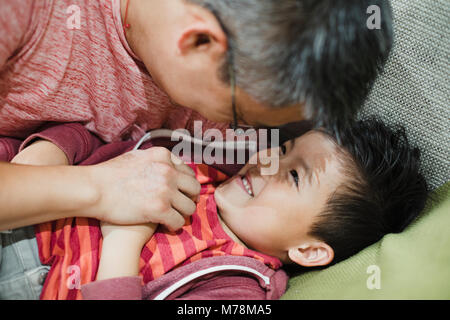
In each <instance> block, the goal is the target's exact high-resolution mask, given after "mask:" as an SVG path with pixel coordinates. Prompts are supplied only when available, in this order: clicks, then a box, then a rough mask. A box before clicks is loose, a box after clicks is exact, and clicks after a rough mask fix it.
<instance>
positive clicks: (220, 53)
mask: <svg viewBox="0 0 450 320" xmlns="http://www.w3.org/2000/svg"><path fill="white" fill-rule="evenodd" d="M122 3H124V0H122ZM122 10H123V8H122ZM128 18H129V21H130V23H131V28H130V30H129V31H128V32H127V40H128V41H129V43H130V46H131V47H132V49H133V51H134V52H135V53H136V54H137V55H138V56H139V58H140V59H141V60H142V61H143V63H144V64H145V66H146V68H147V70H148V71H149V72H150V74H151V76H152V78H153V80H154V81H155V83H156V84H157V85H158V86H159V87H160V88H161V89H162V90H163V91H164V92H166V93H167V95H168V96H169V98H170V99H171V101H172V102H173V103H174V104H176V105H180V106H184V107H188V108H190V109H193V110H195V111H197V112H199V113H200V114H201V115H202V116H204V117H205V118H207V119H208V120H211V121H214V122H225V123H230V122H232V121H233V110H232V98H231V88H230V85H229V84H226V83H224V82H223V81H222V80H221V79H220V76H219V70H220V69H221V67H222V64H223V59H224V57H225V55H226V52H227V50H228V47H227V46H228V42H227V37H226V35H225V34H224V33H223V30H222V28H221V26H220V24H219V23H218V21H217V19H216V18H215V16H214V15H213V14H212V13H211V12H209V11H208V10H206V9H204V8H202V7H200V6H197V5H193V4H190V3H189V2H187V1H143V0H138V1H135V2H134V3H133V2H131V3H130V12H129V17H128ZM236 106H237V108H236V109H237V114H238V119H239V122H240V123H241V124H247V125H252V126H270V127H275V126H280V125H282V124H286V123H290V122H296V121H301V120H304V117H303V107H302V105H293V106H287V107H285V108H278V109H274V108H271V106H268V105H264V104H262V103H259V102H258V101H256V100H255V99H253V98H252V97H251V96H250V95H249V94H247V93H246V92H245V91H244V90H242V89H240V88H239V87H238V88H236Z"/></svg>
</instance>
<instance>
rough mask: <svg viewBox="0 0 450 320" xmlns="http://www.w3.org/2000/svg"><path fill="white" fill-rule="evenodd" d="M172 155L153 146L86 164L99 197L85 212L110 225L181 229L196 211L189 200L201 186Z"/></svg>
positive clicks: (163, 149)
mask: <svg viewBox="0 0 450 320" xmlns="http://www.w3.org/2000/svg"><path fill="white" fill-rule="evenodd" d="M172 157H174V156H173V155H172V153H171V152H170V151H169V150H167V149H165V148H158V147H154V148H150V149H147V150H137V151H132V152H129V153H126V154H124V155H122V156H119V157H117V158H115V159H113V160H110V161H107V162H104V163H102V164H99V165H95V166H92V167H90V168H89V170H90V172H91V174H90V177H91V182H92V184H93V185H94V186H95V187H96V189H97V191H98V194H99V199H98V201H97V202H96V203H95V205H94V206H92V208H90V209H89V212H87V215H89V216H96V217H97V218H98V219H99V220H102V221H107V222H110V223H113V224H121V225H124V224H134V225H136V224H142V223H148V222H152V223H155V224H159V223H161V224H164V225H165V226H167V227H168V228H169V229H170V230H177V229H179V228H181V227H182V226H183V225H184V223H185V217H187V216H190V215H192V214H193V213H194V212H195V210H196V204H195V203H194V201H192V200H191V199H192V198H194V197H197V196H198V194H199V193H200V188H201V186H200V183H199V182H198V181H197V180H196V179H195V174H194V172H193V170H192V169H191V168H189V167H188V166H187V165H186V164H184V163H181V161H180V162H178V161H177V163H181V164H174V163H173V162H172ZM177 160H178V159H177ZM91 210H92V212H90V211H91Z"/></svg>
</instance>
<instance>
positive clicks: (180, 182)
mask: <svg viewBox="0 0 450 320" xmlns="http://www.w3.org/2000/svg"><path fill="white" fill-rule="evenodd" d="M177 187H178V190H180V191H181V192H183V193H184V194H185V195H187V196H189V197H190V196H193V197H197V196H198V195H199V194H200V190H201V185H200V182H198V181H197V179H195V178H193V177H192V176H189V175H186V174H183V173H178V175H177Z"/></svg>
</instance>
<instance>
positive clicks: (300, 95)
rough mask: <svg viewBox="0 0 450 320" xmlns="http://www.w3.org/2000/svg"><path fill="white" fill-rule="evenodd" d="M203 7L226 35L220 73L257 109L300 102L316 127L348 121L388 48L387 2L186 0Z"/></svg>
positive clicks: (390, 38) (390, 35)
mask: <svg viewBox="0 0 450 320" xmlns="http://www.w3.org/2000/svg"><path fill="white" fill-rule="evenodd" d="M189 1H190V2H192V3H195V4H198V5H201V6H203V7H205V8H207V9H209V10H210V11H211V12H212V13H213V14H214V15H215V16H216V17H217V19H218V20H219V22H220V23H221V25H222V28H223V29H224V32H225V33H226V34H227V36H228V43H229V51H228V54H227V57H226V59H224V64H223V67H222V68H221V69H220V70H219V71H220V77H221V79H222V80H223V81H224V82H226V83H229V81H230V79H229V72H228V70H229V69H228V66H229V64H230V63H231V62H232V63H233V67H234V70H235V74H236V84H237V85H238V86H239V87H240V88H241V89H243V90H244V91H245V92H247V93H248V94H250V95H251V96H252V97H253V98H255V99H256V100H257V101H259V102H261V103H265V104H267V105H269V106H272V107H275V108H276V107H284V106H289V105H294V104H302V103H305V106H306V108H305V111H306V116H307V117H308V118H310V119H313V120H315V121H316V125H326V126H328V125H330V124H332V126H334V125H335V124H336V123H337V121H338V120H342V119H346V118H350V117H353V115H355V113H356V112H357V111H358V110H359V108H360V107H361V106H362V104H363V102H364V100H365V99H366V97H367V95H368V93H369V91H370V88H371V86H372V84H373V82H374V80H375V79H376V77H377V75H378V74H379V72H380V71H381V70H382V67H383V66H384V63H385V61H386V59H387V57H388V55H389V52H390V50H391V47H392V42H393V28H392V12H391V7H390V3H389V1H388V0H189ZM371 5H378V6H379V8H380V9H381V29H379V30H369V28H368V27H367V20H368V19H369V17H370V16H369V15H368V14H367V9H368V7H370V6H371Z"/></svg>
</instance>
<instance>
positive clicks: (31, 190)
mask: <svg viewBox="0 0 450 320" xmlns="http://www.w3.org/2000/svg"><path fill="white" fill-rule="evenodd" d="M89 170H90V168H88V167H70V166H51V167H50V166H48V167H47V166H45V167H37V166H25V165H16V164H8V163H0V177H1V181H2V182H1V183H0V204H1V205H0V230H6V229H14V228H18V227H23V226H28V225H33V224H36V223H41V222H45V221H51V220H56V219H61V218H67V217H72V216H80V217H83V216H86V215H84V213H85V212H89V210H88V209H89V208H91V207H92V206H94V205H95V204H96V203H97V202H98V200H99V197H100V193H99V190H98V189H96V188H95V187H94V186H95V184H94V183H92V181H91V178H90V177H91V175H90V172H89Z"/></svg>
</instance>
